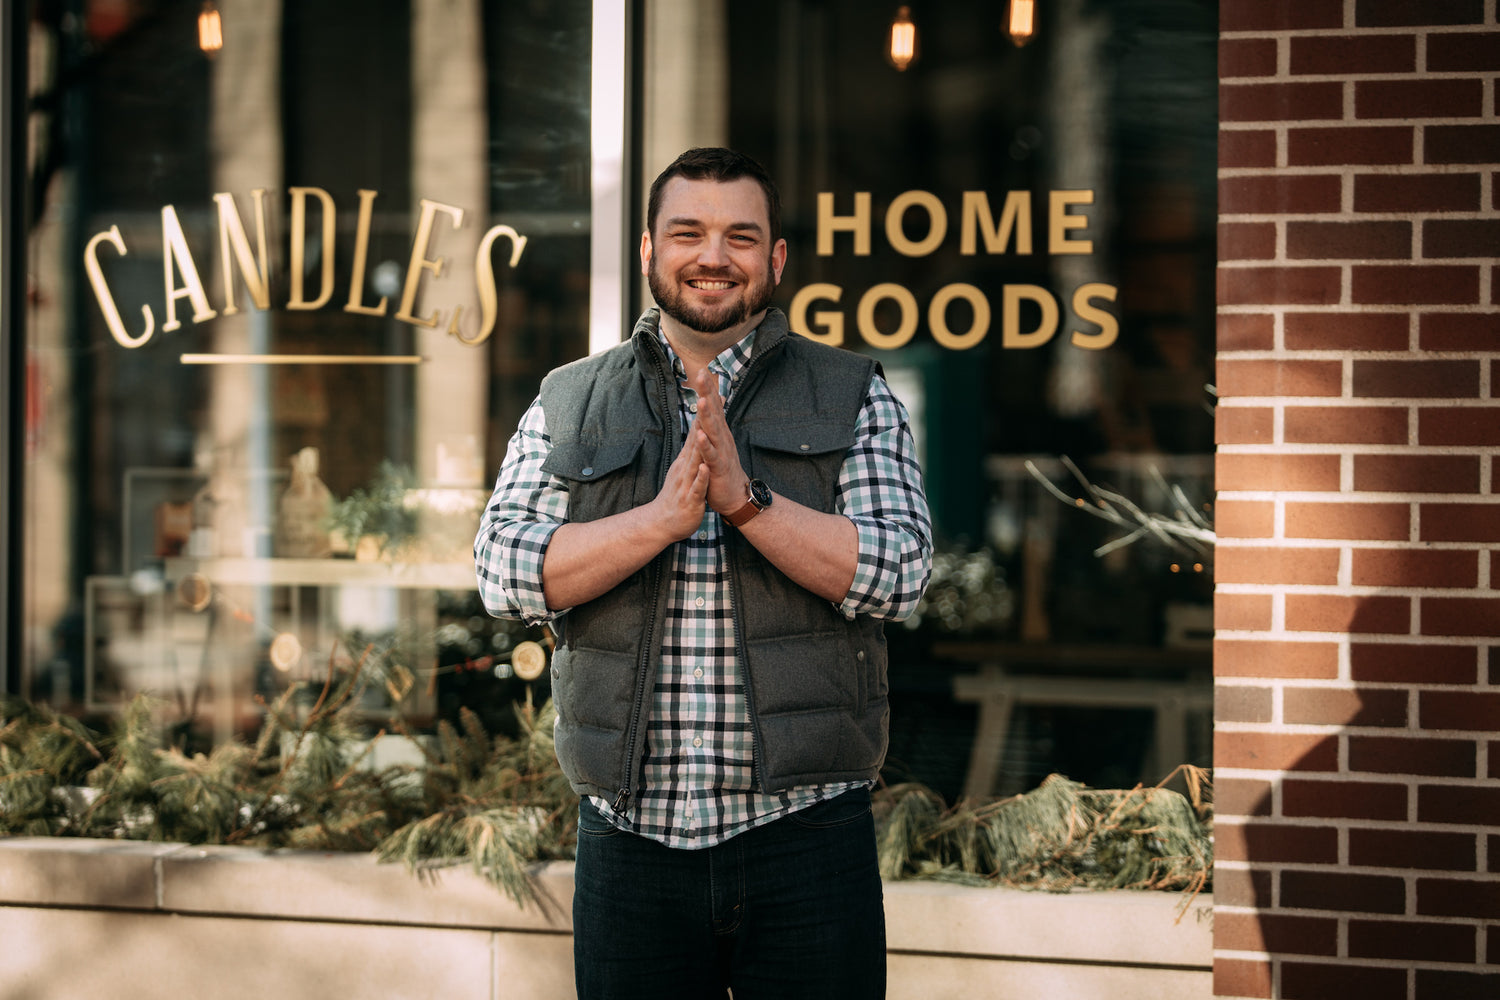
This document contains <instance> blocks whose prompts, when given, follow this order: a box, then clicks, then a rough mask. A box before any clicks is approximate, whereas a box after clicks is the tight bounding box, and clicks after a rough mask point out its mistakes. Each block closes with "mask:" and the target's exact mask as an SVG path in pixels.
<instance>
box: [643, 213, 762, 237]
mask: <svg viewBox="0 0 1500 1000" xmlns="http://www.w3.org/2000/svg"><path fill="white" fill-rule="evenodd" d="M682 226H686V227H689V228H692V229H702V228H703V222H702V220H700V219H692V218H688V217H687V216H682V215H674V216H673V217H672V218H670V219H667V220H666V221H665V222H663V223H662V228H663V229H667V228H673V229H675V228H678V227H682ZM725 228H726V229H731V230H734V231H736V232H754V233H764V232H765V227H764V226H762V225H761V224H760V223H759V222H756V221H754V220H750V221H746V222H731V223H730V224H729V225H728V226H726V227H725Z"/></svg>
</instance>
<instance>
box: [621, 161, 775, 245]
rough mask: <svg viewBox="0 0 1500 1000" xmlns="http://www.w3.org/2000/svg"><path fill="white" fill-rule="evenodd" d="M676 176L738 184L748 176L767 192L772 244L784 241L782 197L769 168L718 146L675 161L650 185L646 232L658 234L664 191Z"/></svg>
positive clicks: (767, 209)
mask: <svg viewBox="0 0 1500 1000" xmlns="http://www.w3.org/2000/svg"><path fill="white" fill-rule="evenodd" d="M673 177H685V178H687V179H688V180H690V181H718V182H720V183H723V182H725V181H737V180H739V179H740V178H742V177H749V178H751V179H753V180H754V181H755V182H756V183H757V184H759V185H760V188H761V190H762V191H764V192H765V193H766V213H767V215H769V216H770V219H771V243H772V245H774V244H775V243H776V241H777V240H779V239H781V195H780V194H779V193H778V192H777V190H776V182H775V181H773V180H771V175H770V174H768V173H766V168H765V167H763V166H761V165H760V164H759V163H757V162H755V160H753V159H751V158H750V157H748V156H746V155H745V154H744V153H738V152H735V151H734V150H732V149H724V148H722V147H718V146H709V147H700V148H698V149H690V150H688V151H687V152H685V153H683V154H682V155H681V156H679V157H677V159H675V160H673V161H672V163H671V165H670V166H668V167H667V169H665V170H663V171H662V172H661V173H660V174H658V175H657V178H656V180H654V181H652V182H651V195H650V197H649V198H648V199H647V201H646V231H647V232H649V233H653V234H654V233H655V232H656V215H657V213H658V212H660V211H661V198H662V191H663V189H665V188H666V186H667V182H668V181H670V180H671V179H672V178H673Z"/></svg>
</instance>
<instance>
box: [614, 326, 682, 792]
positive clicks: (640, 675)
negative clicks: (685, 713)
mask: <svg viewBox="0 0 1500 1000" xmlns="http://www.w3.org/2000/svg"><path fill="white" fill-rule="evenodd" d="M648 343H649V341H648ZM655 346H656V345H655V344H652V347H653V348H654V347H655ZM656 388H657V390H658V395H659V396H660V397H661V412H662V413H663V414H665V415H667V427H669V428H675V427H676V426H677V421H678V419H680V418H678V417H677V415H676V414H674V413H672V398H671V396H669V395H668V394H667V377H666V374H665V373H664V372H663V371H662V367H661V359H660V357H659V356H657V363H656ZM675 438H676V433H675V431H674V432H673V439H674V440H675ZM673 457H674V456H673V455H672V453H671V449H670V448H669V447H666V446H664V447H663V448H662V451H661V461H660V468H659V469H658V470H657V486H656V488H657V490H658V491H660V489H661V488H662V486H664V485H666V482H667V469H669V468H670V467H671V464H672V462H671V460H672V458H673ZM652 566H653V568H654V570H655V579H654V580H653V581H652V587H651V613H650V614H649V615H648V616H647V618H646V634H645V635H644V636H642V637H641V654H640V659H639V660H638V661H637V663H636V685H635V704H634V705H633V706H632V708H631V712H630V729H629V730H627V732H626V734H625V767H626V768H627V769H628V770H627V771H626V773H625V785H624V787H623V788H621V789H620V791H619V793H618V794H617V795H616V796H615V801H614V804H613V806H612V807H611V808H613V809H614V811H615V814H616V815H624V811H625V808H626V807H627V805H628V804H629V802H630V797H631V795H632V794H634V791H635V770H636V768H635V744H636V740H637V738H638V737H639V736H640V726H641V713H642V711H644V705H645V701H646V687H647V684H646V680H647V673H648V672H649V670H650V669H651V636H652V634H653V633H654V632H655V630H656V611H657V608H659V607H660V606H661V580H662V573H663V570H664V569H665V564H664V557H663V556H660V555H658V556H657V557H656V558H655V559H654V560H652Z"/></svg>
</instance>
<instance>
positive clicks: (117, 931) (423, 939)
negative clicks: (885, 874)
mask: <svg viewBox="0 0 1500 1000" xmlns="http://www.w3.org/2000/svg"><path fill="white" fill-rule="evenodd" d="M572 876H573V866H572V865H571V864H564V863H554V864H549V865H546V866H544V867H543V868H542V869H541V870H540V874H539V881H540V885H541V887H542V891H543V892H544V893H545V895H546V896H547V897H548V898H549V900H550V901H551V904H552V905H549V906H548V907H546V908H545V909H541V908H536V907H529V908H526V909H521V908H520V907H517V906H516V905H515V904H514V903H512V902H510V900H509V899H507V898H505V896H503V895H502V894H501V893H499V892H498V891H497V890H495V889H493V888H491V887H490V886H489V885H488V884H487V883H486V882H484V881H483V880H482V879H480V878H479V877H478V876H476V875H474V873H473V872H471V871H469V870H468V869H467V868H447V869H442V870H440V871H437V872H435V873H434V874H433V877H431V878H420V879H419V878H417V877H414V876H413V875H411V874H410V873H408V872H407V871H406V870H405V869H404V868H402V867H400V866H398V865H381V864H377V863H376V862H375V860H374V858H373V857H372V856H370V855H367V854H336V853H317V852H302V851H263V850H254V849H248V848H233V847H194V846H188V845H183V844H148V843H140V842H122V841H112V840H79V839H73V838H50V837H40V838H15V839H8V840H7V839H0V942H3V945H0V996H3V997H4V998H5V1000H63V998H74V997H81V996H107V997H110V998H111V1000H157V998H159V997H163V996H211V997H214V998H215V1000H241V998H243V1000H251V998H254V1000H261V998H264V997H267V996H274V997H277V998H278V1000H326V998H327V997H329V996H338V997H339V998H340V1000H366V998H368V1000H388V998H390V997H412V998H418V997H466V998H489V1000H520V998H549V1000H550V998H559V997H570V996H572V995H573V969H572V938H571V927H570V924H571V921H570V919H569V916H568V914H569V911H570V908H571V905H572V894H573V878H572ZM885 892H886V921H887V941H888V945H889V952H890V958H889V976H890V989H889V996H890V997H891V998H893V1000H902V998H908V997H909V998H913V1000H915V998H922V1000H946V998H950V997H951V998H955V1000H957V998H960V997H961V998H964V1000H970V998H972V997H975V996H1002V995H1003V996H1066V997H1068V998H1069V1000H1095V998H1098V1000H1208V998H1211V997H1212V995H1213V986H1212V974H1211V971H1210V969H1211V964H1212V956H1213V941H1212V930H1213V927H1212V924H1213V906H1212V899H1211V898H1210V897H1208V896H1200V897H1198V898H1197V899H1196V900H1194V901H1193V902H1192V905H1191V906H1190V908H1189V909H1188V911H1187V912H1186V914H1185V915H1183V916H1182V918H1181V920H1180V921H1179V920H1178V911H1179V908H1180V907H1181V904H1182V902H1183V898H1182V897H1181V896H1178V895H1176V894H1175V893H1153V892H1104V893H1072V894H1068V895H1050V894H1045V893H1033V892H1018V891H1013V890H1006V889H976V888H967V887H960V886H951V885H943V884H939V883H933V882H890V883H887V884H886V888H885Z"/></svg>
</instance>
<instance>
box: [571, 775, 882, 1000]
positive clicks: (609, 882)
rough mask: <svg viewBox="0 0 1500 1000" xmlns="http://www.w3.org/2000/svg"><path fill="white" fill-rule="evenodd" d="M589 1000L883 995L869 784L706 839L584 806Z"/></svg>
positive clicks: (578, 883) (578, 908)
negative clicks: (652, 831) (632, 826)
mask: <svg viewBox="0 0 1500 1000" xmlns="http://www.w3.org/2000/svg"><path fill="white" fill-rule="evenodd" d="M574 881H575V888H574V894H573V956H574V960H575V969H576V975H577V982H578V996H579V997H580V998H581V1000H619V998H626V997H641V998H646V997H649V998H651V1000H662V998H670V1000H676V998H683V1000H689V998H691V1000H700V998H709V997H712V998H714V1000H723V998H724V996H725V990H726V989H733V991H734V1000H794V998H797V997H807V998H815V1000H840V998H846V997H847V998H850V1000H853V998H859V1000H868V998H871V997H883V996H885V908H884V901H883V896H882V892H881V885H880V872H879V869H878V867H877V865H876V861H875V826H874V820H873V817H872V816H871V814H870V793H869V792H868V791H864V790H859V791H853V792H847V793H845V794H843V795H840V796H839V797H837V798H835V799H831V800H829V801H828V802H824V803H820V804H819V805H816V806H813V807H811V808H809V809H805V810H803V811H802V812H799V813H794V814H793V815H791V816H787V817H785V818H783V819H779V820H777V821H775V822H773V823H768V824H766V825H765V826H761V827H757V828H756V829H753V830H750V831H748V832H747V833H743V834H741V835H740V836H738V837H734V838H732V839H731V840H729V841H727V842H726V843H723V844H720V845H718V846H717V847H710V848H707V849H705V850H701V851H685V850H674V849H672V848H670V847H664V846H663V845H661V844H659V843H657V842H656V841H654V840H649V839H647V838H644V837H638V836H635V835H634V834H629V833H622V832H620V831H619V830H616V829H615V828H614V827H612V826H610V825H609V822H608V821H607V820H605V819H604V818H603V817H602V816H600V815H599V812H598V810H596V809H595V808H594V807H593V806H592V805H590V804H589V802H588V800H587V799H585V800H584V802H583V806H582V810H581V812H580V815H579V818H578V865H577V874H576V877H575V880H574Z"/></svg>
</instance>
